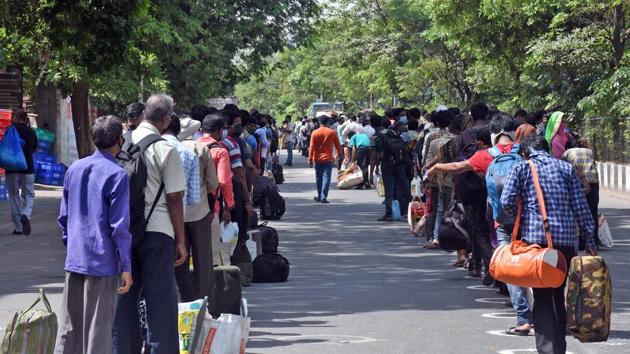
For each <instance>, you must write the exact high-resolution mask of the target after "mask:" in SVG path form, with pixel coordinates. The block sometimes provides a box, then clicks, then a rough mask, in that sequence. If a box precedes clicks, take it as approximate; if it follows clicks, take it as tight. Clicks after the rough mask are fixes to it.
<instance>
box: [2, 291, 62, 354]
mask: <svg viewBox="0 0 630 354" xmlns="http://www.w3.org/2000/svg"><path fill="white" fill-rule="evenodd" d="M40 301H41V302H43V303H44V306H46V309H35V306H37V304H38V303H39V302H40ZM57 326H58V325H57V315H55V313H54V312H53V310H52V308H51V307H50V303H49V302H48V299H47V298H46V294H44V289H39V297H38V298H37V300H35V302H33V304H32V305H31V306H30V307H29V308H28V309H26V310H24V311H19V312H18V313H16V314H15V315H14V316H13V319H12V320H11V322H9V324H8V325H7V328H6V330H5V331H4V339H3V340H2V353H3V354H49V353H50V354H52V353H53V352H54V350H55V340H56V339H57Z"/></svg>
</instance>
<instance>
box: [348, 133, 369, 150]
mask: <svg viewBox="0 0 630 354" xmlns="http://www.w3.org/2000/svg"><path fill="white" fill-rule="evenodd" d="M349 145H350V147H355V148H357V149H358V148H362V147H368V148H369V147H370V137H369V136H367V135H365V134H361V133H357V134H354V135H353V136H352V138H350V144H349Z"/></svg>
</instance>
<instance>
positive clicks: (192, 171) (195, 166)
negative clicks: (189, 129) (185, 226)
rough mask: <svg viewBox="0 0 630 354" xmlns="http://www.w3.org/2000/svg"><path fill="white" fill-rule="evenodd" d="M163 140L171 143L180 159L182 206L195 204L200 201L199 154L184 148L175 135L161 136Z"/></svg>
mask: <svg viewBox="0 0 630 354" xmlns="http://www.w3.org/2000/svg"><path fill="white" fill-rule="evenodd" d="M162 138H164V140H166V141H168V142H169V143H171V145H173V147H174V148H175V149H176V150H177V153H178V154H179V158H180V160H182V170H183V172H184V178H185V179H186V190H184V208H185V207H188V206H193V205H197V204H199V203H200V202H201V186H200V182H199V178H200V177H199V156H197V154H195V153H194V152H192V151H190V150H188V149H186V147H185V146H184V144H182V143H181V142H180V141H179V140H177V137H176V136H174V135H170V134H165V135H163V136H162Z"/></svg>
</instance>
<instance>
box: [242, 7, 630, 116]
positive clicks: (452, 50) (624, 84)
mask: <svg viewBox="0 0 630 354" xmlns="http://www.w3.org/2000/svg"><path fill="white" fill-rule="evenodd" d="M327 5H328V6H326V8H325V11H324V12H323V16H322V18H321V19H320V21H319V22H318V23H317V25H316V30H315V31H314V32H313V34H312V35H311V37H310V40H309V42H308V43H309V45H308V46H302V47H298V48H290V49H286V50H284V51H282V52H281V53H279V54H276V55H274V56H273V57H272V58H271V59H270V60H269V63H268V64H269V66H268V68H269V69H268V70H267V71H264V72H263V73H262V74H259V75H256V76H253V77H250V78H249V80H247V81H244V82H241V83H240V84H239V85H238V86H237V87H236V93H237V95H238V96H239V97H240V98H241V100H242V102H243V103H244V104H245V105H251V106H256V107H257V108H261V109H266V110H269V111H271V112H274V113H276V114H284V113H289V114H296V113H299V114H302V113H305V111H306V108H307V107H308V104H309V103H312V102H314V101H315V100H316V99H317V98H320V97H321V98H323V99H324V100H325V101H336V100H340V101H344V102H346V107H350V108H377V109H379V108H380V109H383V108H386V107H391V106H394V105H418V106H424V107H427V108H432V107H434V106H435V105H437V104H447V105H455V106H460V107H461V108H465V107H467V106H469V105H470V104H471V103H472V102H474V101H477V100H484V101H486V102H488V103H493V104H496V105H497V106H498V107H499V108H501V109H505V110H513V109H516V108H525V109H527V110H538V109H541V108H552V107H562V109H563V110H565V111H570V112H575V113H578V114H579V115H612V116H622V115H628V114H630V108H628V107H630V106H629V105H628V101H629V100H630V96H629V92H628V87H629V85H628V83H629V82H628V78H629V76H628V74H629V73H630V51H629V50H628V42H629V41H628V38H629V37H630V26H629V25H628V17H629V12H630V3H628V2H624V1H621V0H603V1H597V2H593V1H589V0H544V1H540V0H522V1H514V0H492V1H490V0H428V1H421V0H396V1H394V0H341V1H335V2H331V3H328V4H327Z"/></svg>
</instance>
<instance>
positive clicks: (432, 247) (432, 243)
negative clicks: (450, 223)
mask: <svg viewBox="0 0 630 354" xmlns="http://www.w3.org/2000/svg"><path fill="white" fill-rule="evenodd" d="M424 248H426V249H428V250H439V249H440V244H439V243H438V242H435V241H429V242H427V243H426V244H425V245H424Z"/></svg>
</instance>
